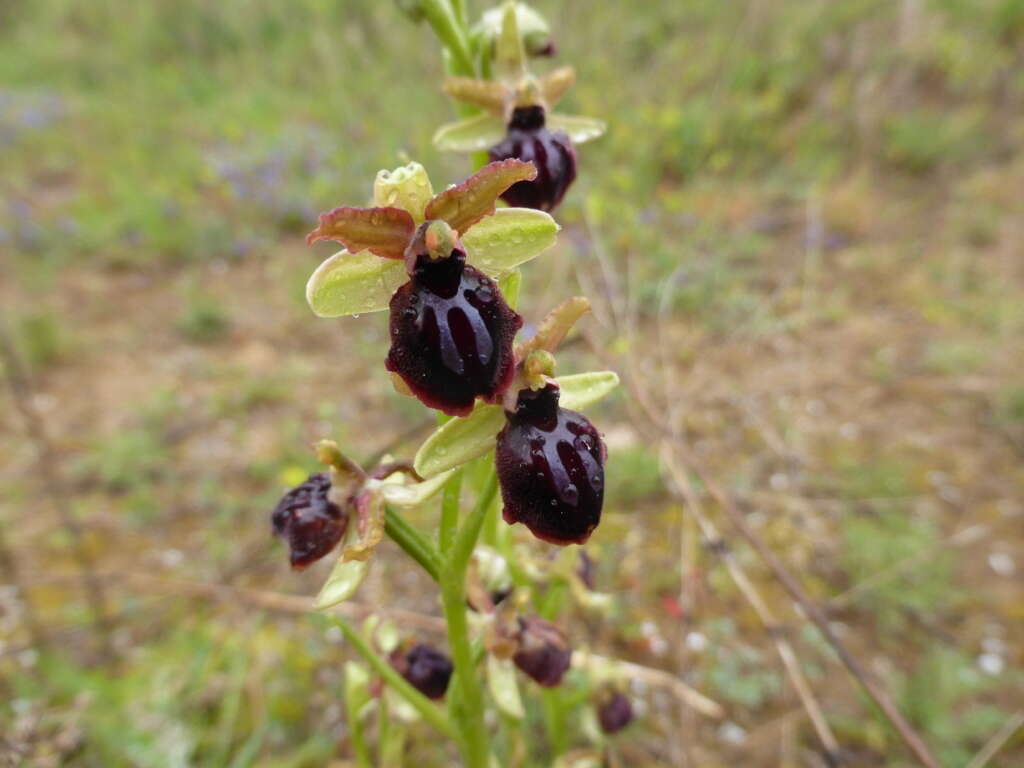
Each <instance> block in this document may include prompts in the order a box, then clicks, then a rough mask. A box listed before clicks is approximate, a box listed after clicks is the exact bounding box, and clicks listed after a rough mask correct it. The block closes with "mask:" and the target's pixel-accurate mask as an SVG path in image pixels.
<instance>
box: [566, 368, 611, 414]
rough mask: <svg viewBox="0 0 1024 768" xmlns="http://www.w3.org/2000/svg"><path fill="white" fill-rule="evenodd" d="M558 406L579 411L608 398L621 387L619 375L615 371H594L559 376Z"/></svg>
mask: <svg viewBox="0 0 1024 768" xmlns="http://www.w3.org/2000/svg"><path fill="white" fill-rule="evenodd" d="M555 381H556V382H558V386H559V389H560V390H561V391H560V393H559V398H558V404H559V405H560V406H562V407H563V408H568V409H569V410H571V411H578V410H580V409H581V408H586V407H587V406H588V405H593V404H594V403H596V402H597V401H598V400H601V399H602V398H604V397H607V396H608V395H609V394H611V392H612V391H613V390H614V389H615V388H616V387H617V386H619V375H618V374H617V373H615V372H614V371H592V372H590V373H575V374H573V375H571V376H558V377H556V378H555Z"/></svg>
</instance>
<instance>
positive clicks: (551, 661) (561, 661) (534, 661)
mask: <svg viewBox="0 0 1024 768" xmlns="http://www.w3.org/2000/svg"><path fill="white" fill-rule="evenodd" d="M516 641H517V643H518V645H517V649H516V652H515V655H514V656H513V657H512V661H513V662H515V665H516V666H517V667H519V669H520V670H522V671H523V672H524V673H525V674H526V675H528V676H529V677H531V678H533V679H534V680H535V681H536V682H537V683H538V684H540V685H543V686H545V687H547V688H553V687H554V686H556V685H558V684H559V683H561V682H562V678H563V677H564V676H565V673H566V672H567V671H568V670H569V667H570V665H571V664H572V649H571V648H570V647H569V641H568V640H567V639H566V637H565V634H564V633H563V632H562V630H560V629H559V628H558V627H556V626H555V625H554V624H552V623H551V622H549V621H544V620H543V619H540V618H538V617H536V616H527V617H526V618H520V619H519V631H518V633H517V634H516Z"/></svg>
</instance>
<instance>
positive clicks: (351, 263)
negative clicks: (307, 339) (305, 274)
mask: <svg viewBox="0 0 1024 768" xmlns="http://www.w3.org/2000/svg"><path fill="white" fill-rule="evenodd" d="M408 279H409V276H408V275H407V274H406V272H405V263H404V262H401V261H392V260H390V259H382V258H380V257H379V256H374V255H373V254H372V253H370V252H369V251H363V252H362V253H349V252H348V251H338V252H337V253H336V254H334V255H333V256H331V257H330V258H328V259H327V260H326V261H324V262H323V263H322V264H321V265H320V266H319V267H317V268H316V271H315V272H313V274H312V275H311V276H310V278H309V282H308V283H306V301H307V302H309V306H310V308H311V309H312V310H313V312H314V313H315V314H317V315H319V316H320V317H341V316H342V315H358V314H361V313H364V312H378V311H380V310H382V309H387V308H388V304H389V302H390V301H391V296H392V294H394V292H395V291H396V290H397V289H398V288H399V286H401V285H402V284H403V283H405V282H406V281H407V280H408Z"/></svg>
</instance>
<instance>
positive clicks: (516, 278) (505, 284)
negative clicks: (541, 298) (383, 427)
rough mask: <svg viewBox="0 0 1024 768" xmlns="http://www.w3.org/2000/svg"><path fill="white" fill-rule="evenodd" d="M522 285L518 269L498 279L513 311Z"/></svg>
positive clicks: (521, 276)
mask: <svg viewBox="0 0 1024 768" xmlns="http://www.w3.org/2000/svg"><path fill="white" fill-rule="evenodd" d="M522 285H523V273H522V272H520V271H519V270H518V269H513V270H512V271H511V272H506V273H505V274H504V275H502V276H501V277H499V278H498V288H499V289H501V295H502V296H504V297H505V303H506V304H508V305H509V306H510V307H512V309H515V308H516V307H517V306H519V289H520V288H521V287H522ZM300 482H301V481H300ZM296 485H297V483H296Z"/></svg>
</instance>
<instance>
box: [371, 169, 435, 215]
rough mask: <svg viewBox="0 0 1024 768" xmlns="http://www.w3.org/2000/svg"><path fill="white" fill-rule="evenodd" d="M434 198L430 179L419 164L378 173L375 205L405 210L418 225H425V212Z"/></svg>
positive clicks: (375, 187)
mask: <svg viewBox="0 0 1024 768" xmlns="http://www.w3.org/2000/svg"><path fill="white" fill-rule="evenodd" d="M433 196H434V188H433V187H432V186H431V184H430V177H429V176H427V172H426V170H425V169H424V168H423V166H422V165H420V164H419V163H409V164H408V165H403V166H400V167H398V168H395V170H393V171H388V170H381V171H378V172H377V178H376V179H374V182H373V204H374V205H377V206H382V207H394V208H403V209H405V210H406V211H408V212H409V213H410V214H412V218H413V220H414V221H415V222H416V223H417V224H422V223H423V211H424V209H425V208H426V207H427V203H429V202H430V198H432V197H433Z"/></svg>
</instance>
